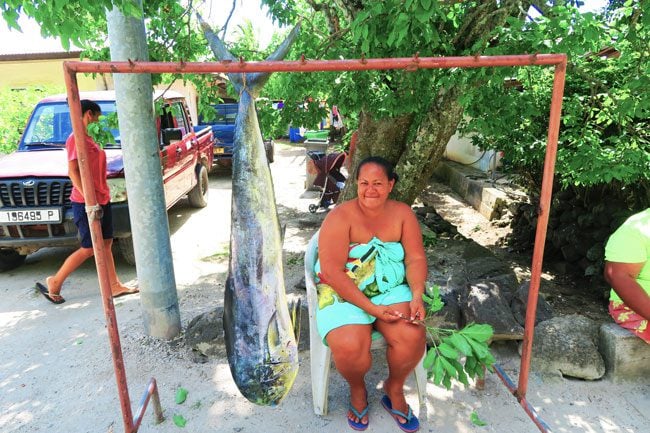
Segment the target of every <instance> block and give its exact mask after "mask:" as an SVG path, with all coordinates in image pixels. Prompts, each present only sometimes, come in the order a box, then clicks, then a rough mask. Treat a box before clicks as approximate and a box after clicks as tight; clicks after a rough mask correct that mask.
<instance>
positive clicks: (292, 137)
mask: <svg viewBox="0 0 650 433" xmlns="http://www.w3.org/2000/svg"><path fill="white" fill-rule="evenodd" d="M289 141H290V142H292V143H298V142H300V141H302V135H300V128H289Z"/></svg>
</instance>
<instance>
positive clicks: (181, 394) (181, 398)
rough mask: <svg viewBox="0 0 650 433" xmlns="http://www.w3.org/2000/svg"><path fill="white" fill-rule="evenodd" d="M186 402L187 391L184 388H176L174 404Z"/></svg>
mask: <svg viewBox="0 0 650 433" xmlns="http://www.w3.org/2000/svg"><path fill="white" fill-rule="evenodd" d="M185 400H187V390H186V389H185V388H182V387H181V388H178V389H177V390H176V404H182V403H184V402H185Z"/></svg>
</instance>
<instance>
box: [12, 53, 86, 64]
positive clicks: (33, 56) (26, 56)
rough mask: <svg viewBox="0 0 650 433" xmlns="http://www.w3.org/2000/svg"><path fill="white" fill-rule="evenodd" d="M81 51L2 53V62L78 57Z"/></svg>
mask: <svg viewBox="0 0 650 433" xmlns="http://www.w3.org/2000/svg"><path fill="white" fill-rule="evenodd" d="M80 54H81V51H60V52H50V53H47V52H44V53H20V54H0V62H15V61H20V60H52V59H70V58H74V59H78V58H79V55H80Z"/></svg>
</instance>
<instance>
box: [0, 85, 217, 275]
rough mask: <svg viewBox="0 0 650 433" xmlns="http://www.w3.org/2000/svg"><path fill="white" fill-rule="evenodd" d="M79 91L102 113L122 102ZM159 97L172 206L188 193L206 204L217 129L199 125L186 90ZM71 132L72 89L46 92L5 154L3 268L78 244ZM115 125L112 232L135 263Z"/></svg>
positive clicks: (0, 170)
mask: <svg viewBox="0 0 650 433" xmlns="http://www.w3.org/2000/svg"><path fill="white" fill-rule="evenodd" d="M80 96H81V99H90V100H93V101H95V102H97V103H98V104H99V106H100V107H101V109H102V114H105V115H106V114H109V113H112V112H115V110H116V108H115V93H114V92H112V91H101V92H82V93H81V95H80ZM158 98H160V99H162V101H163V110H162V114H160V115H158V116H157V118H156V119H155V123H156V128H157V130H158V139H159V146H160V164H161V169H162V176H163V183H164V191H165V202H166V205H167V208H168V209H169V208H170V207H171V206H172V205H174V203H176V202H177V201H178V200H180V199H181V198H183V197H185V196H187V197H188V200H189V203H190V205H192V206H194V207H204V206H206V205H207V199H208V171H209V170H210V169H211V168H212V161H213V147H214V141H215V140H214V136H213V134H212V130H211V128H210V127H209V126H208V127H205V128H202V129H198V128H197V129H198V130H196V131H195V127H194V126H193V124H192V119H191V117H190V115H189V111H188V108H187V104H186V101H185V98H184V96H183V95H181V94H179V93H176V92H172V91H166V92H164V94H163V93H159V92H157V93H156V94H155V95H154V99H158ZM153 121H154V119H152V122H153ZM71 132H72V125H71V122H70V110H69V107H68V104H67V102H66V95H56V96H51V97H48V98H45V99H43V100H41V101H40V102H39V103H38V104H37V105H36V107H35V108H34V111H33V112H32V114H31V116H30V118H29V121H28V122H27V126H26V127H25V131H24V133H23V135H22V137H21V140H20V143H19V145H18V150H17V151H16V152H14V153H12V154H10V155H7V156H6V157H3V158H1V159H0V271H6V270H9V269H13V268H15V267H17V266H20V265H21V264H22V263H23V262H24V261H25V257H26V255H27V254H30V253H32V252H34V251H36V250H38V249H40V248H43V247H49V246H66V245H70V246H76V245H78V244H79V241H78V238H77V228H76V226H75V225H74V222H73V219H72V209H71V205H70V192H71V191H72V182H71V181H70V178H69V177H68V173H67V170H68V163H67V155H66V151H65V141H66V139H67V138H68V136H69V135H70V133H71ZM111 133H112V134H113V137H114V138H115V140H114V143H109V144H107V145H106V146H105V147H104V150H105V151H106V160H107V170H108V184H109V187H110V190H111V204H112V209H113V226H114V237H115V239H116V240H117V245H118V248H119V250H120V252H121V253H122V256H123V257H124V259H125V260H126V262H128V263H130V264H134V263H135V257H134V255H133V243H132V240H131V224H130V222H129V208H128V203H127V195H128V194H127V191H126V185H125V180H124V164H123V161H122V149H121V145H120V136H119V131H117V130H112V131H111Z"/></svg>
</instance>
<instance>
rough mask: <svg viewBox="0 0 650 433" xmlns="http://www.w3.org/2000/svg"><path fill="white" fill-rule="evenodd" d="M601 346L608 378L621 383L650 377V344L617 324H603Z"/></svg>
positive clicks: (601, 327)
mask: <svg viewBox="0 0 650 433" xmlns="http://www.w3.org/2000/svg"><path fill="white" fill-rule="evenodd" d="M599 344H600V352H601V353H602V354H603V358H604V359H605V365H606V366H607V377H608V378H610V379H612V380H613V381H615V382H619V381H623V380H644V379H646V378H647V377H650V344H647V343H646V342H645V341H643V340H642V339H640V338H639V337H637V336H636V335H634V334H633V333H631V332H630V331H628V330H627V329H624V328H622V327H620V326H619V325H617V324H616V323H603V324H602V325H601V326H600V340H599Z"/></svg>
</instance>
